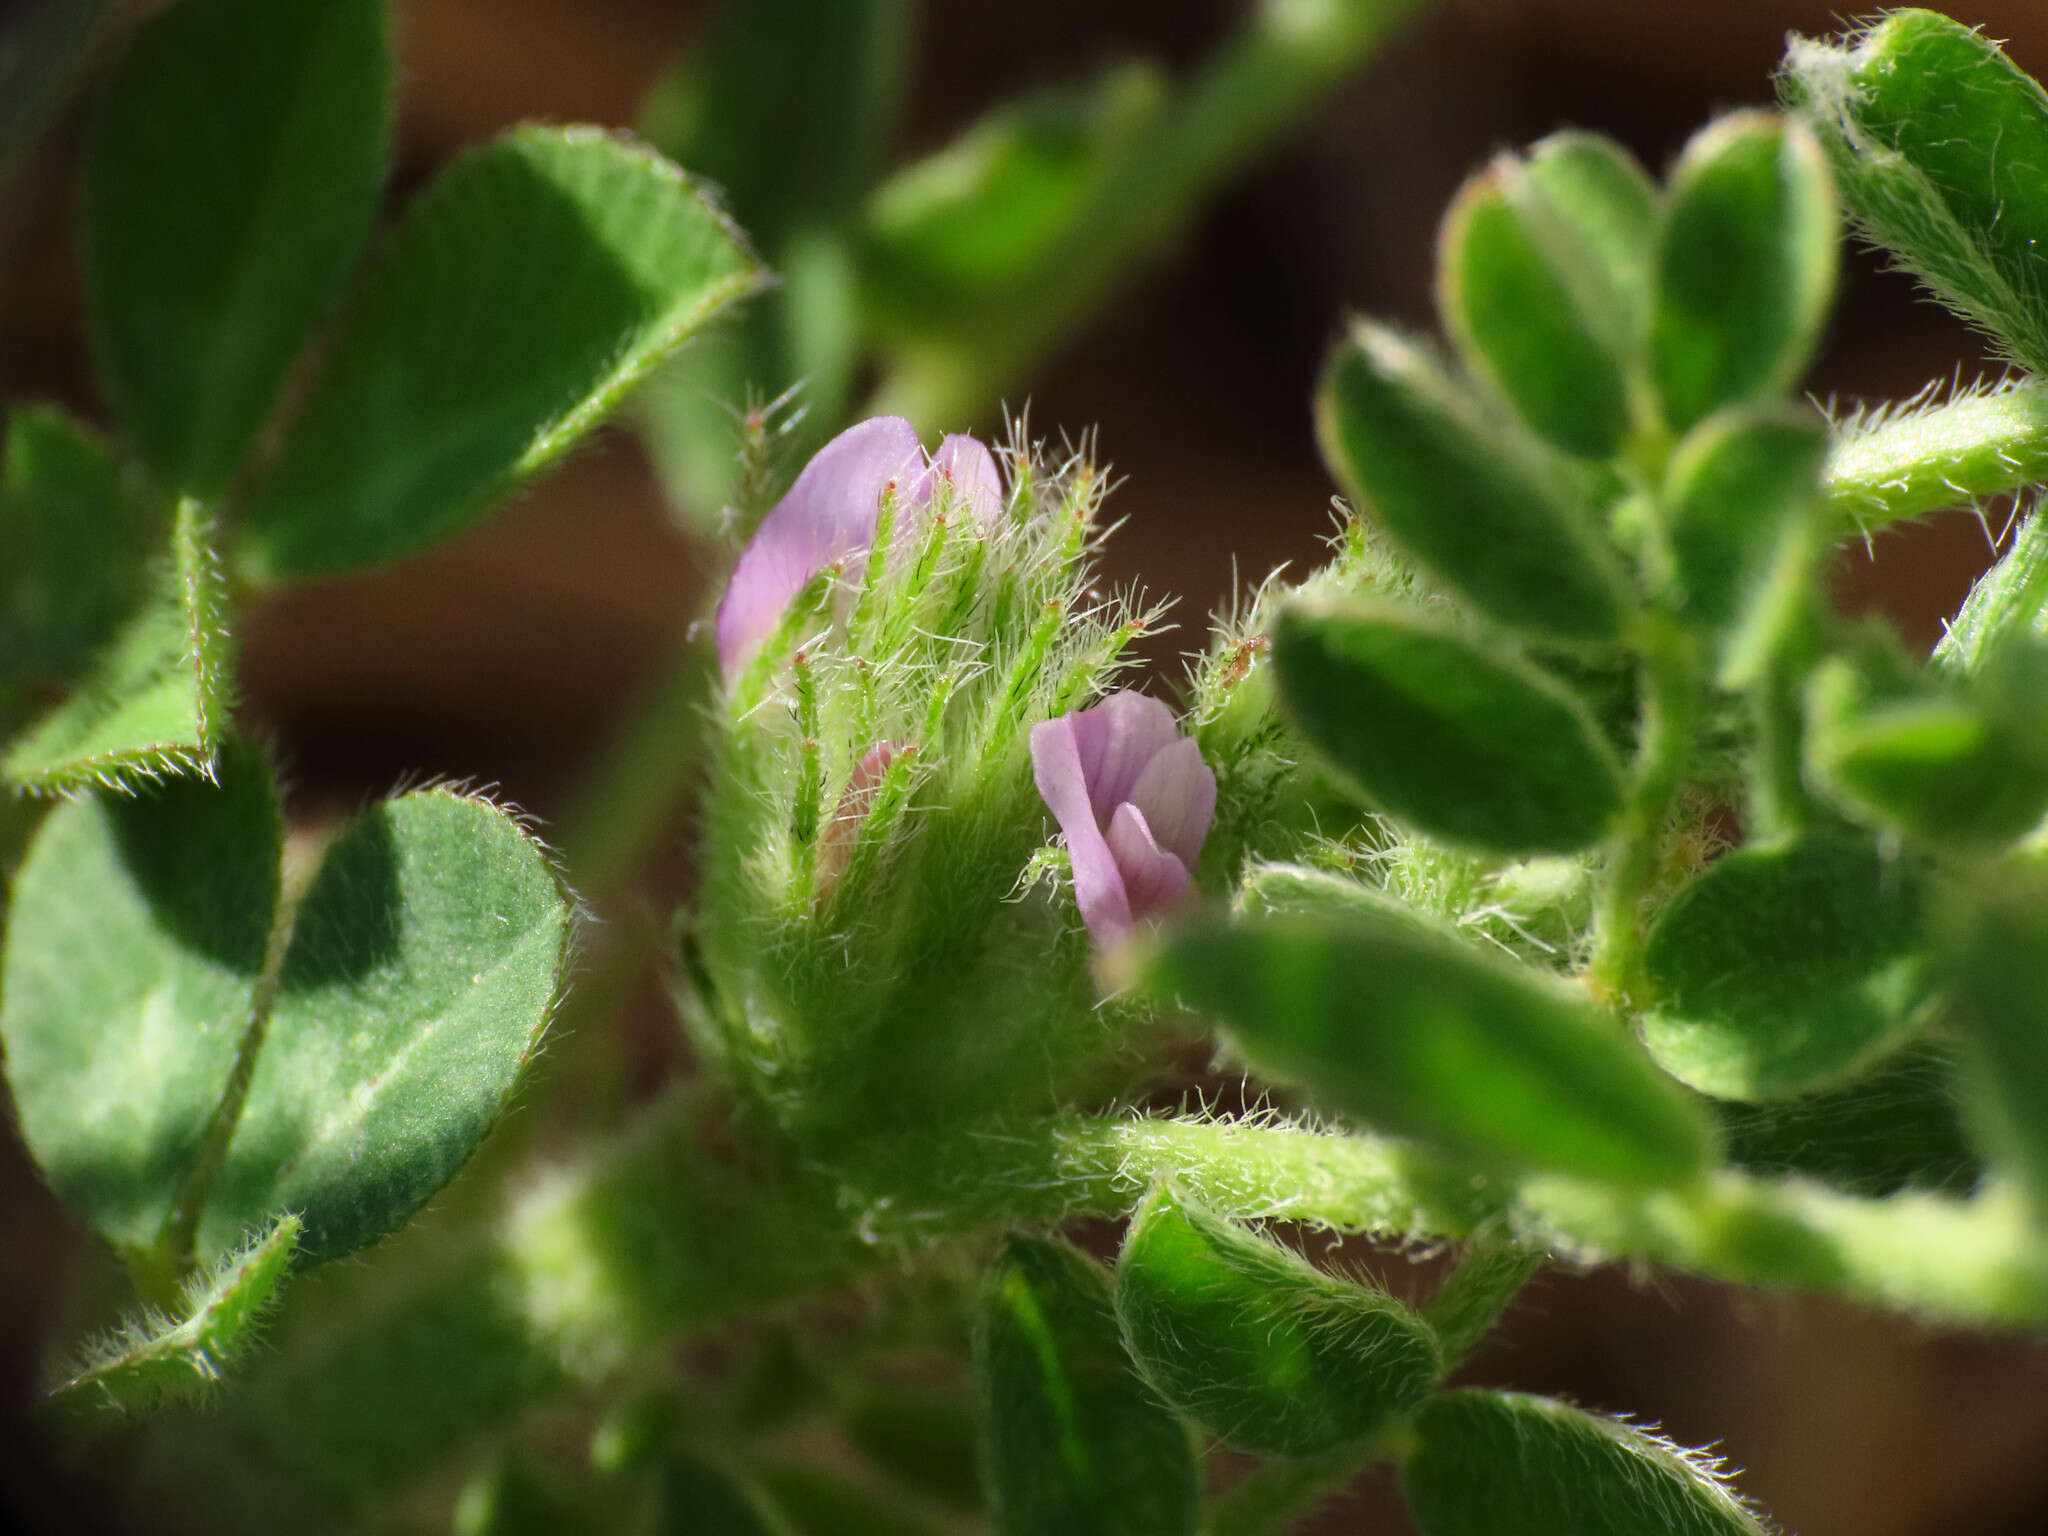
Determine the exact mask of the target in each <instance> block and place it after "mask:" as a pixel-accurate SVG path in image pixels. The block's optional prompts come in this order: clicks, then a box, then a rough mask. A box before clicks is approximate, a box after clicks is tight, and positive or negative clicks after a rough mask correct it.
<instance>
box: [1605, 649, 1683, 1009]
mask: <svg viewBox="0 0 2048 1536" xmlns="http://www.w3.org/2000/svg"><path fill="white" fill-rule="evenodd" d="M1640 646H1641V652H1642V658H1643V723H1642V730H1641V735H1640V744H1639V746H1638V747H1637V751H1636V764H1635V775H1634V783H1633V785H1632V786H1631V788H1630V790H1629V795H1628V800H1627V802H1626V803H1625V804H1624V805H1623V807H1622V812H1621V817H1620V820H1619V821H1618V822H1617V823H1616V825H1615V829H1614V832H1613V834H1612V835H1611V837H1610V839H1609V842H1608V849H1609V851H1608V856H1607V863H1606V867H1605V869H1604V871H1603V872H1602V876H1601V885H1600V895H1599V905H1598V907H1597V909H1596V911H1595V914H1594V933H1593V964H1592V971H1591V981H1592V985H1593V992H1594V995H1595V996H1596V997H1599V998H1602V999H1606V1000H1615V999H1623V998H1627V997H1628V996H1629V995H1631V994H1632V993H1633V992H1634V991H1635V990H1636V988H1637V983H1638V980H1639V978H1638V976H1637V971H1638V969H1639V968H1640V965H1641V961H1642V947H1643V934H1642V913H1641V907H1642V902H1643V897H1644V895H1645V894H1647V892H1648V891H1649V888H1650V884H1651V882H1652V881H1653V880H1654V879H1655V878H1656V874H1657V867H1658V863H1659V861H1660V860H1661V858H1662V857H1663V851H1664V829H1665V825H1666V823H1667V822H1668V821H1669V820H1670V818H1671V811H1672V807H1673V806H1674V805H1675V804H1676V803H1677V800H1678V792H1679V790H1680V788H1681V787H1683V785H1684V782H1685V763H1686V758H1687V756H1688V754H1689V752H1690V750H1691V747H1692V732H1693V724H1694V718H1695V716H1696V715H1697V714H1698V712H1699V679H1698V670H1699V669H1698V662H1697V658H1696V656H1695V654H1694V645H1693V642H1692V640H1691V639H1690V637H1688V636H1687V635H1686V634H1685V632H1684V631H1683V630H1682V629H1681V628H1680V627H1679V625H1678V624H1677V623H1676V622H1675V621H1674V620H1673V619H1672V618H1671V617H1670V615H1669V614H1666V613H1662V612H1658V611H1654V610H1653V611H1651V612H1649V613H1646V614H1645V615H1644V617H1643V620H1642V633H1641V639H1640Z"/></svg>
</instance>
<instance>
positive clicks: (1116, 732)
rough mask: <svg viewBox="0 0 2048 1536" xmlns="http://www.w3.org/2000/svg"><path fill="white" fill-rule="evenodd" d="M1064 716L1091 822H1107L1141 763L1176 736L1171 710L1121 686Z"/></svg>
mask: <svg viewBox="0 0 2048 1536" xmlns="http://www.w3.org/2000/svg"><path fill="white" fill-rule="evenodd" d="M1067 718H1069V719H1071V720H1072V721H1073V722H1074V739H1075V744H1076V746H1077V748H1078V749H1079V752H1080V756H1081V769H1082V773H1083V774H1084V776H1085V777H1086V779H1087V782H1088V803H1089V804H1090V805H1091V806H1093V807H1094V810H1095V824H1096V825H1097V826H1102V827H1106V826H1107V825H1108V824H1109V818H1110V815H1111V813H1112V812H1114V811H1115V810H1116V808H1117V807H1118V806H1119V805H1121V804H1123V802H1124V801H1126V800H1128V799H1130V798H1131V791H1132V790H1133V789H1134V788H1136V787H1137V783H1138V778H1139V775H1141V774H1142V773H1144V771H1145V767H1146V765H1147V764H1148V763H1150V762H1151V761H1152V759H1153V758H1154V757H1155V756H1157V755H1158V754H1159V753H1161V752H1163V751H1165V750H1166V749H1167V748H1168V747H1170V746H1172V745H1173V743H1174V742H1175V741H1176V740H1177V739H1178V738H1179V734H1180V733H1179V732H1178V731H1177V730H1175V729H1174V724H1173V711H1172V710H1170V709H1168V708H1167V707H1166V706H1165V705H1164V704H1162V703H1160V702H1159V700H1157V699H1154V698H1148V697H1147V696H1146V695H1144V694H1142V693H1137V692H1134V691H1132V690H1130V689H1124V690H1123V691H1121V692H1118V693H1112V694H1111V695H1110V696H1109V697H1108V698H1106V699H1104V700H1103V701H1102V702H1101V703H1100V704H1097V705H1095V706H1093V707H1092V708H1089V709H1084V710H1081V711H1079V712H1078V713H1076V714H1074V715H1071V716H1068V717H1067Z"/></svg>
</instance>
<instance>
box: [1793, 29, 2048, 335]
mask: <svg viewBox="0 0 2048 1536" xmlns="http://www.w3.org/2000/svg"><path fill="white" fill-rule="evenodd" d="M1778 84H1779V91H1780V93H1781V94H1782V95H1783V97H1784V99H1785V102H1786V104H1787V105H1788V106H1790V107H1792V108H1794V109H1795V110H1797V111H1798V112H1799V113H1800V114H1801V115H1802V116H1803V117H1804V118H1805V119H1806V121H1807V122H1808V123H1809V124H1811V126H1812V128H1813V130H1814V132H1815V133H1816V134H1818V135H1819V137H1820V142H1821V143H1822V145H1823V146H1825V148H1826V150H1827V155H1828V160H1829V163H1830V164H1831V165H1832V166H1833V168H1834V173H1835V176H1836V178H1837V179H1838V181H1839V182H1840V184H1841V188H1842V197H1843V200H1844V202H1846V203H1847V204H1848V207H1849V212H1850V214H1851V216H1852V217H1853V218H1854V219H1855V221H1856V226H1857V228H1858V229H1859V230H1860V231H1861V232H1862V233H1863V234H1864V235H1865V236H1866V237H1867V238H1869V239H1870V240H1871V241H1873V242H1874V243H1876V244H1878V245H1880V246H1883V247H1884V248H1886V249H1887V250H1889V251H1890V252H1892V253H1893V254H1894V255H1896V257H1897V258H1898V260H1899V262H1900V263H1901V264H1902V265H1903V266H1904V267H1905V268H1906V269H1907V270H1908V271H1910V272H1912V273H1913V274H1914V275H1915V276H1916V277H1918V278H1919V279H1920V280H1921V281H1922V282H1924V283H1925V284H1926V285H1927V286H1928V287H1929V288H1930V289H1932V290H1933V292H1934V294H1935V296H1936V297H1937V298H1939V299H1940V300H1941V301H1942V302H1943V303H1944V304H1947V305H1948V306H1949V307H1950V308H1951V309H1954V310H1956V311H1958V312H1959V313H1961V314H1962V315H1964V316H1965V317H1967V318H1968V319H1970V320H1971V321H1973V322H1974V323H1976V324H1977V325H1979V326H1981V327H1983V329H1984V330H1986V331H1987V332H1989V333H1990V334H1991V335H1992V336H1993V337H1994V338H1995V339H1996V340H1997V341H1998V342H1999V343H2000V344H2001V345H2003V346H2004V347H2005V348H2007V349H2008V350H2009V351H2010V352H2011V354H2012V356H2013V357H2015V358H2016V359H2018V360H2019V361H2020V362H2022V363H2024V364H2025V365H2026V366H2027V367H2028V368H2030V369H2033V370H2034V371H2036V372H2039V371H2042V370H2043V369H2048V307H2044V306H2043V304H2042V302H2041V272H2040V259H2041V258H2040V243H2041V241H2042V239H2043V238H2044V237H2048V184H2044V182H2043V180H2042V176H2041V169H2042V167H2043V166H2044V165H2048V94H2044V93H2043V92H2042V90H2041V87H2040V86H2039V85H2037V84H2035V82H2034V81H2033V80H2032V79H2031V78H2029V77H2028V76H2027V75H2026V74H2025V72H2023V71H2022V70H2020V69H2019V68H2018V67H2017V66H2016V65H2014V64H2013V62H2012V61H2011V60H2010V59H2008V58H2007V57H2006V56H2005V54H2004V52H2003V51H2001V50H2000V48H1999V47H1998V45H1997V44H1996V43H1994V42H1992V41H1991V39H1989V38H1988V37H1984V36H1982V35H1981V34H1980V33H1979V32H1978V31H1977V30H1976V29H1974V28H1971V27H1966V26H1964V25H1963V24H1962V23H1960V22H1956V21H1951V20H1949V18H1948V17H1946V16H1942V15H1938V14H1936V13H1935V12H1933V11H1923V10H1898V11H1893V12H1891V13H1890V14H1889V15H1887V16H1885V17H1884V18H1883V19H1881V20H1879V21H1877V22H1875V23H1874V24H1872V25H1869V26H1866V27H1862V28H1859V29H1857V30H1856V31H1855V32H1852V33H1851V34H1849V35H1848V36H1846V37H1844V38H1843V39H1842V40H1841V41H1840V42H1839V43H1835V42H1829V41H1812V40H1809V39H1806V38H1800V37H1795V38H1793V39H1792V40H1791V45H1790V47H1789V49H1788V51H1787V53H1786V56H1785V67H1784V70H1783V72H1782V73H1781V75H1780V76H1779V82H1778Z"/></svg>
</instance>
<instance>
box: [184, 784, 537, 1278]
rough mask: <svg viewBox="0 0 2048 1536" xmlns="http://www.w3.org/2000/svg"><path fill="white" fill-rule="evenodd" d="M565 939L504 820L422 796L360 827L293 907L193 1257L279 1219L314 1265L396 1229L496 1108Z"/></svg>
mask: <svg viewBox="0 0 2048 1536" xmlns="http://www.w3.org/2000/svg"><path fill="white" fill-rule="evenodd" d="M568 936H569V912H568V906H567V903H566V901H565V900H564V898H563V894H562V891H561V888H560V886H559V885H558V884H557V882H556V879H555V876H554V872H553V871H552V870H551V869H550V868H549V867H548V864H547V860H546V859H545V857H544V856H543V855H542V853H541V851H540V849H539V848H538V847H536V846H535V844H534V843H533V842H532V841H531V840H530V839H529V838H528V837H527V835H526V834H525V833H524V832H523V831H522V830H521V829H520V828H519V826H518V825H517V824H516V823H515V822H513V821H512V819H511V818H510V817H508V816H506V815H505V814H504V813H503V812H502V811H499V810H497V809H495V808H494V807H492V806H489V805H485V804H482V803H480V802H478V801H474V800H469V799H465V798H463V797H462V796H460V795H457V794H453V793H449V792H446V791H439V790H433V791H425V792H422V793H418V794H412V795H407V796H405V797H403V798H402V799H398V800H393V801H389V802H386V803H385V804H383V805H379V806H377V807H375V808H374V809H372V810H371V811H369V812H367V813H366V814H365V815H363V816H362V817H361V818H359V819H358V820H357V821H356V822H355V823H354V824H353V825H351V826H350V827H349V829H348V830H347V831H346V832H344V833H343V834H342V835H341V837H340V838H339V839H338V840H337V841H336V842H335V844H334V846H333V847H332V848H331V849H330V850H329V851H328V854H327V857H326V859H325V861H324V862H323V863H322V864H321V866H320V870H319V873H318V874H317V875H316V876H315V877H314V879H313V883H312V885H311V887H310V889H309V890H308V891H307V893H306V896H305V899H304V900H303V901H302V902H301V903H300V905H299V909H298V914H297V917H296V919H295V922H294V926H293V929H292V936H291V944H290V947H289V948H288V949H287V950H286V952H285V956H284V966H283V970H282V972H281V974H280V975H279V978H278V984H277V998H276V1002H275V1004H274V1006H273V1008H272V1011H271V1014H270V1022H269V1028H268V1032H267V1034H266V1036H265V1038H264V1041H263V1051H262V1055H261V1057H260V1058H259V1059H258V1061H257V1064H256V1070H255V1074H254V1076H253V1077H252V1078H251V1080H250V1083H249V1090H248V1097H247V1099H246V1101H245V1102H244V1103H243V1106H242V1112H241V1118H240V1120H239V1121H238V1122H237V1124H236V1128H235V1134H234V1138H233V1140H232V1141H231V1142H230V1143H229V1146H228V1151H227V1157H226V1160H225V1162H224V1163H223V1165H222V1167H221V1170H220V1175H219V1177H218V1179H217V1180H216V1181H215V1183H214V1185H213V1188H212V1192H211V1194H210V1197H209V1199H208V1202H207V1206H206V1209H205V1212H204V1215H203V1216H202V1218H201V1222H200V1227H199V1242H200V1249H201V1251H202V1252H207V1251H213V1250H217V1249H220V1248H225V1247H228V1246H230V1245H231V1244H233V1243H235V1242H237V1241H239V1240H240V1239H241V1237H242V1235H243V1234H244V1233H245V1232H247V1231H249V1230H251V1229H253V1228H255V1227H258V1226H260V1225H262V1224H263V1222H264V1221H265V1220H267V1219H268V1218H269V1216H270V1215H271V1213H273V1212H276V1211H283V1210H291V1211H297V1212H299V1213H300V1214H301V1215H302V1216H303V1217H304V1218H305V1224H306V1226H305V1233H304V1236H303V1237H302V1239H301V1248H302V1250H303V1252H304V1256H305V1258H306V1259H307V1260H309V1261H314V1262H319V1261H324V1260H327V1259H332V1258H338V1257H340V1256H341V1255H343V1254H347V1253H352V1252H354V1251H355V1250H356V1249H358V1248H362V1247H365V1246H366V1245H368V1244H370V1243H373V1242H375V1241H376V1240H377V1239H378V1238H380V1237H383V1236H384V1235H385V1234H386V1233H389V1232H391V1231H393V1230H395V1229H396V1228H397V1227H399V1226H400V1225H402V1224H403V1223H404V1222H405V1221H406V1220H407V1218H409V1217H410V1216H411V1215H412V1214H413V1212H414V1211H416V1210H418V1209H419V1207H420V1206H421V1205H422V1204H424V1203H425V1202H426V1200H427V1199H428V1198H429V1197H430V1196H432V1195H433V1194H434V1193H435V1192H436V1191H438V1190H439V1189H440V1188H441V1187H442V1186H443V1185H444V1184H446V1183H447V1182H448V1180H449V1179H450V1178H452V1177H453V1176H454V1174H455V1171H456V1170H457V1169H458V1168H460V1167H461V1166H462V1164H463V1162H464V1161H465V1160H466V1159H467V1158H468V1157H469V1154H470V1153H471V1152H472V1151H474V1150H475V1148H476V1145H477V1143H478V1142H479V1141H481V1140H482V1138H483V1135H484V1132H485V1131H486V1130H488V1129H489V1128H490V1125H491V1122H492V1121H493V1120H495V1119H496V1118H497V1115H498V1112H499V1110H500V1109H502V1108H503V1106H504V1103H505V1099H506V1096H507V1095H508V1094H509V1093H510V1092H511V1089H512V1085H513V1082H514V1080H515V1078H516V1077H517V1076H518V1073H519V1070H520V1068H521V1067H522V1066H524V1065H525V1063H526V1060H527V1058H528V1057H529V1056H530V1055H531V1054H532V1052H533V1049H534V1047H535V1045H536V1044H537V1043H538V1040H539V1038H540V1032H541V1028H542V1026H543V1024H544V1023H545V1021H546V1019H547V1015H548V1009H549V1006H550V1003H551V1001H552V999H553V997H554V993H555V988H556V986H557V984H558V980H559V977H560V974H561V969H562V964H563V957H564V948H565V945H566V944H567V941H568Z"/></svg>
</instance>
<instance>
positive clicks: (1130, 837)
mask: <svg viewBox="0 0 2048 1536" xmlns="http://www.w3.org/2000/svg"><path fill="white" fill-rule="evenodd" d="M1031 773H1032V777H1033V778H1034V779H1036V780H1037V781H1038V792H1039V794H1041V795H1043V796H1044V797H1045V803H1046V805H1047V807H1049V808H1050V809H1051V811H1052V814H1053V817H1054V819H1055V820H1057V821H1058V822H1059V824H1060V830H1061V831H1062V832H1064V833H1066V835H1067V852H1068V854H1069V855H1070V857H1071V858H1072V860H1073V865H1074V899H1075V900H1076V901H1077V902H1078V903H1079V905H1080V908H1081V920H1082V921H1083V922H1084V923H1086V924H1087V925H1088V932H1089V933H1090V934H1091V935H1092V936H1093V937H1094V939H1095V942H1096V943H1097V944H1099V945H1103V946H1105V947H1106V946H1108V945H1110V944H1113V943H1115V942H1116V941H1117V940H1119V939H1121V938H1123V936H1124V935H1125V934H1127V933H1129V932H1130V930H1131V927H1132V925H1133V924H1134V923H1136V922H1137V921H1138V919H1140V918H1143V917H1147V916H1150V915H1152V914H1154V913H1158V912H1164V911H1166V910H1167V909H1168V908H1170V907H1172V906H1173V905H1174V904H1175V903H1176V902H1178V901H1179V900H1180V899H1181V897H1182V896H1183V895H1184V894H1185V893H1186V891H1187V887H1188V874H1189V871H1190V870H1192V869H1193V868H1194V864H1195V860H1196V858H1197V857H1198V856H1199V855H1200V854H1201V851H1202V839H1204V838H1205V837H1207V836H1208V835H1209V822H1210V819H1211V818H1212V817H1214V816H1215V814H1216V776H1215V775H1214V774H1213V773H1211V772H1210V771H1209V765H1208V764H1207V763H1205V762H1203V761H1202V753H1201V750H1200V749H1199V748H1198V747H1197V746H1196V745H1195V743H1194V742H1193V741H1192V740H1190V739H1189V738H1187V737H1185V736H1182V735H1180V734H1179V732H1178V731H1176V730H1175V729H1174V724H1173V711H1172V710H1170V709H1168V708H1167V707H1166V706H1165V705H1164V704H1162V703H1160V702H1159V701H1158V700H1157V699H1150V698H1147V697H1146V696H1145V695H1144V694H1142V693H1132V692H1129V691H1125V692H1122V693H1112V694H1111V695H1110V696H1109V697H1108V698H1106V699H1104V700H1103V701H1102V702H1101V703H1100V704H1097V705H1095V706H1094V707H1093V708H1091V709H1083V710H1078V711H1076V712H1075V713H1073V714H1070V715H1061V716H1060V717H1059V718H1058V719H1056V720H1047V721H1044V722H1042V723H1040V724H1038V725H1034V726H1033V727H1032V728H1031Z"/></svg>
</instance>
